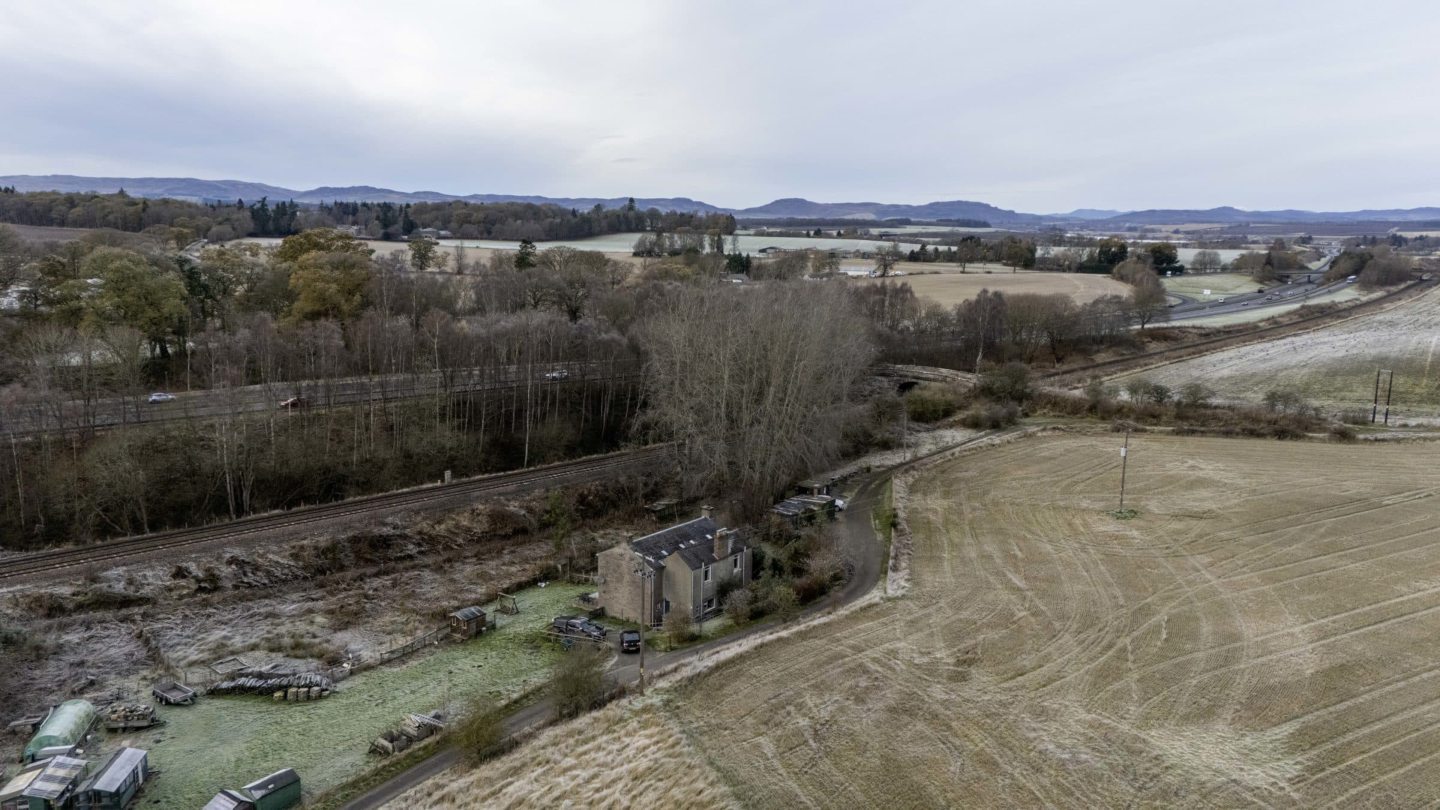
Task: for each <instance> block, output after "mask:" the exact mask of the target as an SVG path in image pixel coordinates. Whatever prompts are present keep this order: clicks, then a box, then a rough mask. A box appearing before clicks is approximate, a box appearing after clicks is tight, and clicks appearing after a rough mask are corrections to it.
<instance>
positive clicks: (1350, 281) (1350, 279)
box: [1345, 276, 1359, 284]
mask: <svg viewBox="0 0 1440 810" xmlns="http://www.w3.org/2000/svg"><path fill="white" fill-rule="evenodd" d="M1358 279H1359V277H1358V276H1347V277H1346V278H1345V283H1346V284H1354V283H1355V282H1356V281H1357V280H1358Z"/></svg>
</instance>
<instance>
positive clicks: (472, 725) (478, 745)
mask: <svg viewBox="0 0 1440 810" xmlns="http://www.w3.org/2000/svg"><path fill="white" fill-rule="evenodd" d="M453 739H454V745H455V748H456V749H458V750H459V751H460V755H461V756H463V757H464V758H465V759H466V760H468V761H470V762H472V763H479V762H483V761H485V760H486V759H488V758H489V757H490V756H492V755H493V754H495V753H496V752H498V751H499V750H500V748H501V745H500V744H501V742H502V741H503V740H504V739H505V715H504V713H503V712H501V711H500V707H498V706H496V705H495V702H494V701H492V700H491V699H490V698H489V697H486V696H483V695H482V696H480V697H478V698H476V699H475V700H473V701H471V702H470V705H469V706H468V707H466V711H465V715H464V717H463V718H462V719H461V720H460V722H459V723H458V724H457V725H456V726H455V730H454V732H453Z"/></svg>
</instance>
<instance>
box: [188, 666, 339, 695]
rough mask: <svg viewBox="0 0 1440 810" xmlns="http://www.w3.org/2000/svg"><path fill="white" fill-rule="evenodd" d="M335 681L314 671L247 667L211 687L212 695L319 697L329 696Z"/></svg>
mask: <svg viewBox="0 0 1440 810" xmlns="http://www.w3.org/2000/svg"><path fill="white" fill-rule="evenodd" d="M334 690H335V683H334V682H333V681H331V680H330V679H329V678H327V677H325V676H324V675H319V674H317V673H314V672H266V671H264V670H246V671H245V672H241V673H239V674H238V675H237V676H236V677H234V678H231V679H230V680H226V681H221V682H220V683H217V684H215V685H214V686H212V687H210V690H209V691H210V694H212V695H269V696H271V697H273V698H274V699H275V700H277V701H280V700H290V701H300V700H319V699H320V698H323V697H329V695H330V693H331V692H333V691H334Z"/></svg>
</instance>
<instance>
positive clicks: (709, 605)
mask: <svg viewBox="0 0 1440 810" xmlns="http://www.w3.org/2000/svg"><path fill="white" fill-rule="evenodd" d="M703 609H704V610H705V612H706V613H709V612H710V611H712V610H714V609H715V600H714V599H706V600H705V603H704V605H703Z"/></svg>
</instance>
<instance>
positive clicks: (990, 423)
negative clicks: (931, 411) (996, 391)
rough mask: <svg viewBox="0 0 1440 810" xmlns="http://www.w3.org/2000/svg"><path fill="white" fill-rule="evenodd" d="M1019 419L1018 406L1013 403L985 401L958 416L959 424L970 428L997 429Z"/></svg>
mask: <svg viewBox="0 0 1440 810" xmlns="http://www.w3.org/2000/svg"><path fill="white" fill-rule="evenodd" d="M1018 421H1020V408H1019V407H1018V406H1016V405H1015V403H1013V402H1011V403H1006V404H1004V405H999V404H996V403H994V402H986V403H983V404H979V405H975V406H972V407H971V408H970V410H968V411H966V412H965V414H964V415H963V416H961V417H960V424H962V425H964V426H965V427H967V428H970V429H971V430H998V429H1000V428H1003V427H1009V426H1010V425H1013V424H1015V423H1016V422H1018Z"/></svg>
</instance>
